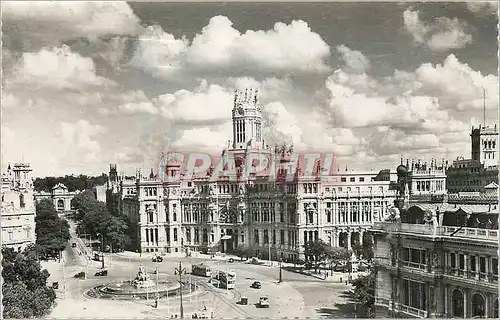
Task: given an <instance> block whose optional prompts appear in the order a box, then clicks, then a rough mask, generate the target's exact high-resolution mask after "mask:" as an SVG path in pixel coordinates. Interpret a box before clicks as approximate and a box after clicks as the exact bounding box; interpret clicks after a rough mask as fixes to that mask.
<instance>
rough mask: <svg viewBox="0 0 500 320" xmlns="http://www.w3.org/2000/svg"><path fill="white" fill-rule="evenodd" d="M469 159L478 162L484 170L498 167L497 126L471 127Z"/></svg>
mask: <svg viewBox="0 0 500 320" xmlns="http://www.w3.org/2000/svg"><path fill="white" fill-rule="evenodd" d="M470 137H471V145H472V151H471V159H472V160H475V161H479V162H480V163H481V164H483V165H484V166H485V167H486V168H487V167H491V166H498V160H499V159H498V129H497V125H496V124H495V126H493V127H490V126H481V125H479V127H478V128H474V127H472V131H471V134H470Z"/></svg>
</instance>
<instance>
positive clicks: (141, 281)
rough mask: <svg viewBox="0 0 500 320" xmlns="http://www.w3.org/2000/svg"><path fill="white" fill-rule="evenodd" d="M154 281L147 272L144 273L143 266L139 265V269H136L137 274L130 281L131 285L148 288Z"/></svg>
mask: <svg viewBox="0 0 500 320" xmlns="http://www.w3.org/2000/svg"><path fill="white" fill-rule="evenodd" d="M155 284H156V283H155V282H154V281H153V280H151V279H150V277H149V274H147V273H146V269H145V268H144V266H142V265H141V266H140V267H139V271H137V275H136V276H135V279H134V280H133V281H132V286H134V287H135V288H139V289H142V288H150V287H152V286H154V285H155Z"/></svg>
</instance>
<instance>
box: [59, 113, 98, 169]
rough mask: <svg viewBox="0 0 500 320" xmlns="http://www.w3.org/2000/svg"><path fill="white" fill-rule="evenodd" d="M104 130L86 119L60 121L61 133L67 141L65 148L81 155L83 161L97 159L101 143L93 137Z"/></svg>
mask: <svg viewBox="0 0 500 320" xmlns="http://www.w3.org/2000/svg"><path fill="white" fill-rule="evenodd" d="M105 132H106V129H105V128H104V127H102V126H100V125H93V124H91V123H90V122H88V121H86V120H78V121H76V122H74V123H69V122H61V135H62V138H63V140H64V141H65V142H66V143H67V146H68V149H67V150H68V151H69V152H73V153H76V154H79V155H81V156H82V159H83V160H84V161H85V162H94V161H98V159H99V155H100V151H101V145H100V143H99V142H98V141H97V140H94V138H95V136H98V135H99V134H103V133H105Z"/></svg>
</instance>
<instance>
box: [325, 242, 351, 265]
mask: <svg viewBox="0 0 500 320" xmlns="http://www.w3.org/2000/svg"><path fill="white" fill-rule="evenodd" d="M351 255H352V253H351V251H349V250H347V249H346V248H344V247H335V248H334V247H330V249H329V251H328V252H327V254H326V259H327V260H328V262H329V263H330V270H332V269H333V267H334V266H335V265H336V264H339V263H346V262H348V261H349V260H350V258H351Z"/></svg>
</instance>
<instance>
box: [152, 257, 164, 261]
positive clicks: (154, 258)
mask: <svg viewBox="0 0 500 320" xmlns="http://www.w3.org/2000/svg"><path fill="white" fill-rule="evenodd" d="M152 261H153V262H163V257H162V256H155V257H153V259H152Z"/></svg>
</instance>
